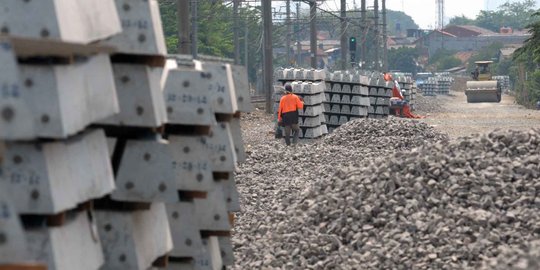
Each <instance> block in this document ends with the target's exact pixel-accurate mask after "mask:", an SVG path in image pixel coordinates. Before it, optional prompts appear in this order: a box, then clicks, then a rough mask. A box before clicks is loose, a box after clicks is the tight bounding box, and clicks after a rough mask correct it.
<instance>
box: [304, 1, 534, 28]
mask: <svg viewBox="0 0 540 270" xmlns="http://www.w3.org/2000/svg"><path fill="white" fill-rule="evenodd" d="M505 2H519V0H446V1H445V13H446V14H445V17H446V21H448V19H450V18H452V17H454V16H459V15H465V16H467V17H470V18H475V17H476V15H477V14H478V13H479V12H480V10H485V9H486V8H487V9H490V10H492V9H494V8H496V7H498V6H499V5H501V4H503V3H505ZM539 2H540V0H536V3H537V4H536V5H537V6H538V4H539ZM354 3H356V5H357V7H360V0H356V1H353V0H347V5H348V6H349V8H350V9H352V8H353V6H354ZM367 3H368V6H373V0H367ZM379 3H381V0H379ZM435 3H436V0H386V5H387V8H388V9H392V10H398V11H404V12H405V13H407V14H408V15H409V16H411V17H413V19H414V21H415V22H416V24H418V25H419V26H420V27H421V28H433V27H434V25H435V21H436V4H435ZM339 5H340V1H339V0H329V1H326V2H325V3H323V4H321V7H322V8H325V9H330V10H338V9H339ZM379 5H380V4H379ZM305 8H307V6H306V7H305Z"/></svg>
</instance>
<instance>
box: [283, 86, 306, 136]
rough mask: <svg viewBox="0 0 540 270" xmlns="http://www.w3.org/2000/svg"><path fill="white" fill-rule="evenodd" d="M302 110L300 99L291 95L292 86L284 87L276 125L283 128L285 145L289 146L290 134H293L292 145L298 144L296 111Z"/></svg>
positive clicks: (302, 105)
mask: <svg viewBox="0 0 540 270" xmlns="http://www.w3.org/2000/svg"><path fill="white" fill-rule="evenodd" d="M303 108H304V102H303V101H302V98H300V97H299V96H297V95H295V94H293V93H292V86H291V85H290V84H287V85H285V95H283V97H281V100H280V101H279V110H278V124H279V125H280V126H283V127H285V143H286V144H287V145H291V140H290V136H291V132H294V133H293V136H294V138H293V144H296V143H297V142H298V136H299V135H300V134H299V133H300V127H299V126H298V117H300V115H299V113H298V110H301V109H303Z"/></svg>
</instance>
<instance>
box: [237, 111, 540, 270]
mask: <svg viewBox="0 0 540 270" xmlns="http://www.w3.org/2000/svg"><path fill="white" fill-rule="evenodd" d="M237 179H238V182H239V185H238V187H239V190H240V192H241V194H242V195H243V198H242V199H243V205H244V209H243V212H242V213H241V214H240V215H239V216H238V219H237V227H236V231H235V234H234V237H233V241H234V245H235V252H236V253H235V255H236V258H237V261H236V266H235V268H234V269H538V263H539V262H540V260H539V258H540V256H539V255H540V254H539V249H538V246H539V245H538V242H534V241H535V240H538V239H540V212H539V211H538V209H539V207H540V197H538V196H537V194H539V193H540V129H531V130H529V131H497V130H496V131H493V132H491V133H489V134H486V135H475V136H471V137H465V138H459V139H456V140H453V141H449V140H447V139H446V136H445V135H442V134H440V133H438V132H437V131H435V130H434V129H433V128H431V127H429V126H428V125H425V124H423V123H419V122H416V121H410V120H404V119H395V118H390V119H388V120H372V119H358V120H355V121H351V122H350V123H347V124H346V125H343V126H342V127H340V128H339V129H336V130H335V132H334V133H333V134H330V135H328V136H326V137H324V138H323V139H322V140H320V141H315V142H312V143H307V144H301V145H298V146H297V147H285V146H284V145H283V143H282V142H276V141H271V142H267V143H261V144H260V145H255V146H254V147H253V148H252V149H251V151H250V153H249V158H248V161H247V163H245V164H243V165H241V166H240V168H239V169H238V170H237ZM527 243H530V244H527Z"/></svg>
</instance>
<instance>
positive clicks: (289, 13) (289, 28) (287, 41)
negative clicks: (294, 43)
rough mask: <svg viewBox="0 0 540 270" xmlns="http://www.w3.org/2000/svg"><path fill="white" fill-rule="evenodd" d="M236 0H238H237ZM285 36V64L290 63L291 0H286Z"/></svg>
mask: <svg viewBox="0 0 540 270" xmlns="http://www.w3.org/2000/svg"><path fill="white" fill-rule="evenodd" d="M237 1H238V0H237ZM286 7H287V18H286V22H285V23H286V24H287V37H286V42H285V47H286V48H287V65H289V64H290V63H291V0H287V5H286Z"/></svg>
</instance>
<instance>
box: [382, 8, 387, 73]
mask: <svg viewBox="0 0 540 270" xmlns="http://www.w3.org/2000/svg"><path fill="white" fill-rule="evenodd" d="M382 20H383V23H382V27H383V29H382V31H383V70H384V71H388V29H387V27H388V22H387V21H386V0H382Z"/></svg>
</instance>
